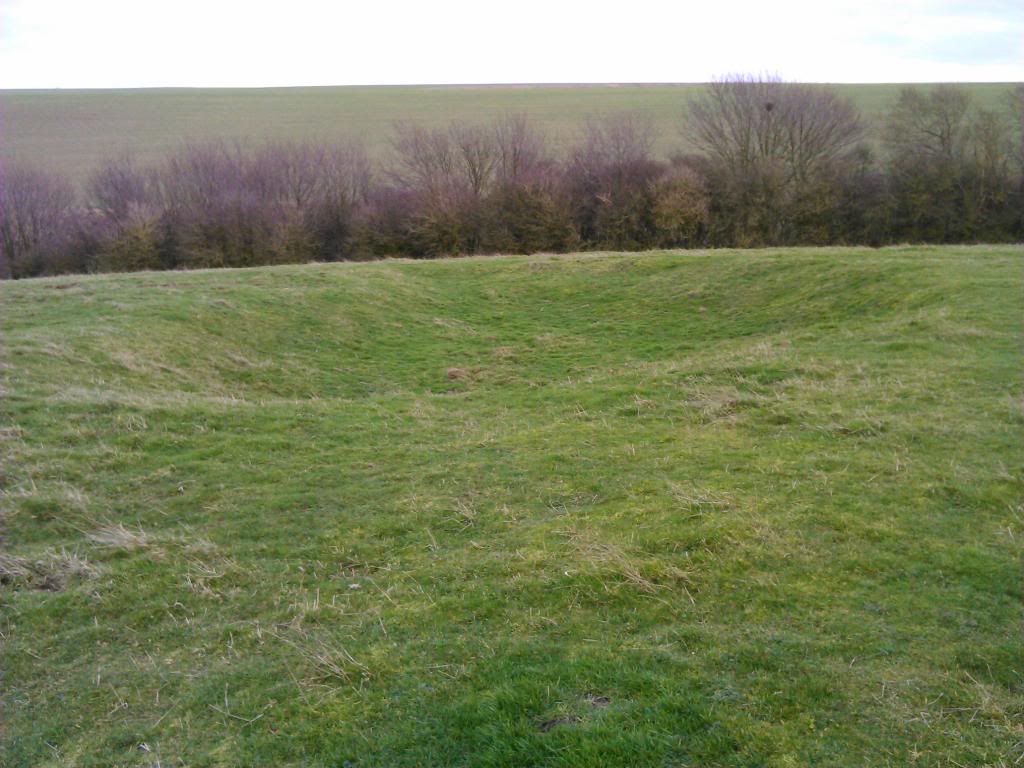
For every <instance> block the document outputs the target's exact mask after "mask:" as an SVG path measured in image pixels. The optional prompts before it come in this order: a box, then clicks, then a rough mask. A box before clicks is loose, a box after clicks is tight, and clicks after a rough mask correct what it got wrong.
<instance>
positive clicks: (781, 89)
mask: <svg viewBox="0 0 1024 768" xmlns="http://www.w3.org/2000/svg"><path fill="white" fill-rule="evenodd" d="M1008 106H1009V107H1010V109H1007V110H1004V111H1002V112H1000V111H996V110H985V109H979V108H976V107H974V106H973V105H972V104H971V102H970V98H969V94H968V92H967V91H965V90H963V89H960V88H955V87H950V86H938V87H935V88H932V89H929V90H919V89H912V88H911V89H906V90H904V91H903V92H902V93H901V95H900V97H899V99H898V101H897V102H896V104H895V105H894V106H893V108H892V110H891V111H890V113H889V116H888V119H887V121H886V124H885V126H884V132H883V135H882V141H881V142H878V141H874V142H871V141H869V140H868V134H867V131H866V128H865V125H864V122H863V120H862V118H861V117H860V115H859V113H858V111H857V110H856V109H855V107H854V106H853V105H852V104H851V103H850V101H849V100H847V99H845V98H843V97H841V96H840V95H838V94H837V93H836V92H835V91H834V90H832V89H829V88H827V87H822V86H810V85H797V84H789V83H784V82H781V81H779V80H777V79H774V78H765V77H745V76H736V77H729V78H725V79H723V80H721V81H719V82H716V83H714V84H713V85H711V86H710V87H709V88H708V89H707V91H706V93H705V95H704V96H703V97H702V98H701V99H699V100H698V101H697V102H695V103H694V104H692V105H691V106H690V108H689V109H688V110H687V112H686V115H685V120H684V124H683V132H684V134H685V136H686V139H687V143H688V145H689V146H690V147H691V148H692V149H693V150H694V151H692V152H691V153H689V154H681V155H678V156H675V157H673V158H672V160H671V161H669V162H665V161H663V160H660V159H658V158H657V156H656V155H655V153H654V144H655V139H656V136H655V133H654V130H653V127H652V124H651V122H650V121H649V120H647V119H645V118H644V117H643V116H641V115H637V114H618V115H612V116H605V117H601V118H595V119H593V120H590V121H588V123H587V124H586V125H585V126H584V127H583V130H582V131H581V134H580V137H579V139H578V141H577V142H576V144H575V145H574V146H571V147H570V148H569V149H568V151H564V152H561V153H559V152H556V151H555V150H554V148H553V147H552V146H551V144H550V143H549V142H548V140H547V138H546V137H545V136H544V135H543V133H541V132H540V131H539V130H538V129H537V127H536V126H535V125H533V124H531V123H530V122H529V121H528V120H527V119H526V118H525V117H524V116H521V115H506V116H502V117H499V118H498V119H496V120H494V121H493V122H491V123H488V124H479V125H472V124H465V123H453V124H451V125H449V126H448V127H445V128H429V127H424V126H422V125H418V124H411V123H405V124H399V125H396V126H395V127H394V132H393V141H392V152H391V155H390V157H389V158H387V159H386V161H385V162H383V163H373V162H371V161H370V160H369V158H368V157H367V156H366V154H365V153H364V152H363V151H362V149H361V148H360V147H359V146H358V145H355V144H351V145H345V146H328V145H324V144H318V143H310V142H307V143H288V142H278V143H269V144H265V145H262V146H258V147H246V146H243V145H240V144H225V143H208V144H191V145H187V146H185V147H183V148H181V149H180V150H179V151H177V152H175V153H174V154H173V155H171V156H170V157H168V158H167V159H166V160H165V161H164V162H162V163H159V164H156V165H153V166H145V167H144V166H140V165H139V164H137V163H136V162H134V161H133V160H132V159H131V158H128V157H124V158H118V159H115V160H112V161H110V162H107V163H105V164H103V165H102V167H100V168H99V169H97V171H96V172H95V173H94V174H93V175H92V176H91V177H90V178H89V180H88V182H87V184H86V185H85V187H84V189H82V190H76V189H75V188H74V186H73V185H71V184H70V183H69V182H68V181H67V180H65V179H63V178H61V177H60V176H56V175H53V174H48V173H45V172H43V171H41V170H38V169H32V168H29V167H26V166H23V165H19V164H12V165H10V166H8V167H6V168H3V169H0V171H2V176H0V275H2V276H4V277H25V276H32V275H42V274H54V273H60V272H75V271H112V270H135V269H175V268H189V267H211V266H248V265H256V264H271V263H286V262H301V261H308V260H337V259H356V258H376V257H385V256H412V257H433V256H440V255H448V254H464V253H497V252H536V251H566V250H573V249H643V248H652V247H693V246H705V245H707V246H758V245H773V244H778V245H788V244H831V243H861V244H871V245H879V244H883V243H887V242H902V241H914V242H969V241H982V240H985V241H1010V240H1020V239H1021V238H1022V236H1024V86H1022V87H1020V88H1018V90H1017V93H1016V97H1015V101H1014V102H1013V103H1012V104H1010V105H1008Z"/></svg>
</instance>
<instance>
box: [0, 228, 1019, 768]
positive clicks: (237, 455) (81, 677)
mask: <svg viewBox="0 0 1024 768" xmlns="http://www.w3.org/2000/svg"><path fill="white" fill-rule="evenodd" d="M1022 266H1024V250H1022V249H1021V248H1019V247H1018V248H1014V247H1000V248H990V247H978V248H899V249H887V250H882V251H867V250H852V249H850V250H822V249H806V250H790V251H783V250H776V251H755V252H725V251H723V252H715V253H707V252H690V253H650V254H633V255H590V256H567V257H510V258H479V259H465V260H451V261H438V262H431V263H413V262H386V263H375V264H339V265H311V266H297V267H281V268H264V269H251V270H237V271H215V272H196V273H148V274H136V275H124V276H96V277H80V276H79V277H66V278H54V279H46V280H35V281H26V282H18V283H8V284H5V285H2V286H0V299H2V321H3V328H4V330H3V346H4V350H3V365H4V368H3V375H4V378H5V383H4V387H5V394H4V400H3V406H2V414H0V416H2V419H3V423H2V433H0V434H2V438H3V442H2V443H0V447H2V450H3V452H4V459H3V468H4V472H3V478H2V483H3V495H2V504H3V520H2V547H3V550H4V555H3V559H2V561H0V562H2V564H3V568H4V573H5V576H4V579H3V584H2V585H0V612H2V622H0V632H2V638H0V641H2V649H0V654H2V655H0V670H2V673H0V674H2V681H0V682H2V704H0V707H2V709H0V724H2V725H0V729H2V732H0V763H2V764H3V765H5V766H11V767H12V768H13V767H14V766H28V765H52V766H57V765H76V766H81V765H113V764H117V765H156V764H157V763H158V761H159V764H160V765H163V766H170V765H178V764H187V765H194V766H201V765H217V766H222V765H223V766H226V765H239V766H241V765H323V766H340V765H349V766H414V765H424V766H428V765H429V766H433V765H452V766H456V765H457V766H469V765H473V766H520V765H536V766H542V765H547V766H609V765H623V766H626V765H628V766H679V765H692V766H797V765H799V766H804V765H829V766H865V765H872V766H880V765H891V766H904V765H912V764H917V765H965V766H966V765H970V766H983V765H989V766H1002V765H1012V764H1014V763H1015V762H1016V761H1019V760H1020V757H1021V755H1024V733H1022V731H1021V726H1020V722H1021V715H1022V710H1024V682H1022V674H1024V659H1022V655H1024V654H1022V641H1021V619H1022V608H1021V596H1022V588H1021V572H1020V560H1019V557H1020V554H1021V550H1020V545H1021V541H1022V536H1024V531H1022V530H1021V524H1022V520H1021V517H1022V488H1024V486H1022V482H1021V476H1022V468H1024V447H1022V441H1021V428H1022V425H1024V418H1022V410H1021V318H1022V305H1024V302H1022V293H1021V289H1022Z"/></svg>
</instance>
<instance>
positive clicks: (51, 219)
mask: <svg viewBox="0 0 1024 768" xmlns="http://www.w3.org/2000/svg"><path fill="white" fill-rule="evenodd" d="M74 206H75V191H74V187H72V186H71V183H70V182H69V181H68V180H67V179H65V178H64V177H62V176H58V175H56V174H52V173H47V172H45V171H42V170H39V169H36V168H31V167H28V166H25V165H21V164H15V165H11V166H8V167H3V168H0V277H28V276H32V275H36V274H45V273H46V272H47V271H50V269H52V270H53V271H61V269H60V266H61V265H62V264H63V262H64V261H65V260H66V256H65V254H63V253H62V252H61V251H62V249H63V248H65V247H66V246H67V245H68V243H69V242H70V240H71V238H72V236H73V234H74V229H75V227H76V225H77V219H76V211H75V207H74ZM69 266H73V265H69Z"/></svg>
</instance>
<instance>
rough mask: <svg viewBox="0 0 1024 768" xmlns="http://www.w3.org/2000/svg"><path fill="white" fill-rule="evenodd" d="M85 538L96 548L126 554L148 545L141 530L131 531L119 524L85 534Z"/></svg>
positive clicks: (112, 524)
mask: <svg viewBox="0 0 1024 768" xmlns="http://www.w3.org/2000/svg"><path fill="white" fill-rule="evenodd" d="M86 538H87V539H89V541H90V542H92V543H93V544H94V545H96V546H97V547H105V548H107V549H120V550H124V551H127V552H131V551H134V550H137V549H145V548H146V547H148V546H149V543H150V542H149V536H148V535H147V534H146V532H145V531H143V530H142V529H141V528H136V529H135V530H131V529H129V528H125V527H124V525H122V524H121V523H110V524H108V525H104V526H101V527H99V528H97V529H96V530H95V531H91V532H90V533H87V534H86Z"/></svg>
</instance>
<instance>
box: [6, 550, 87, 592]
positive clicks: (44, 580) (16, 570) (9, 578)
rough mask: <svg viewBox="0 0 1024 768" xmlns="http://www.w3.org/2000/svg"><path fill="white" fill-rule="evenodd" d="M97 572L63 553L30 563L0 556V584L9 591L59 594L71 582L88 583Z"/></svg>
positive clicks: (50, 552) (50, 553)
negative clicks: (87, 580) (21, 590)
mask: <svg viewBox="0 0 1024 768" xmlns="http://www.w3.org/2000/svg"><path fill="white" fill-rule="evenodd" d="M98 573H99V571H98V570H97V568H96V567H95V566H94V565H92V564H91V563H89V561H87V560H86V559H85V558H84V557H81V556H80V555H78V553H76V552H68V551H67V550H63V549H61V550H48V551H47V552H45V553H44V554H43V555H42V556H41V557H38V558H36V559H34V560H33V559H30V558H27V557H18V556H17V555H11V554H6V553H0V584H2V585H3V586H5V587H10V588H12V589H42V590H46V591H48V592H59V591H60V590H62V589H64V588H65V587H66V586H67V585H68V584H69V583H70V582H71V581H72V580H74V579H91V578H94V577H95V576H96V575H97V574H98Z"/></svg>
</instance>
